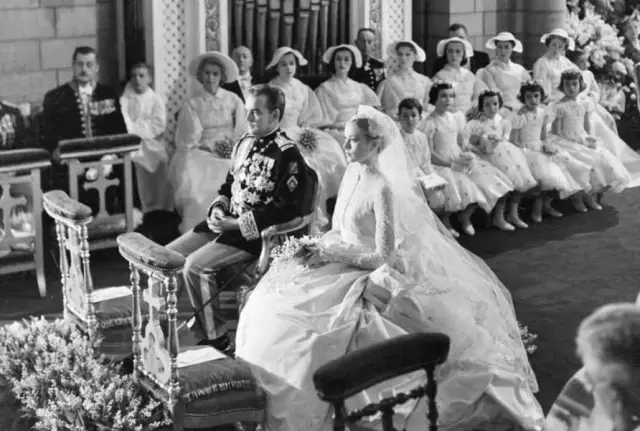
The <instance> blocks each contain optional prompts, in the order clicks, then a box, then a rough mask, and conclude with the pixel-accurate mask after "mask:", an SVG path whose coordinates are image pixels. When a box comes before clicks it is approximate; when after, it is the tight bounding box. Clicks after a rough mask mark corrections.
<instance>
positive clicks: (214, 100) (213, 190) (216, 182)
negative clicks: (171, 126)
mask: <svg viewBox="0 0 640 431" xmlns="http://www.w3.org/2000/svg"><path fill="white" fill-rule="evenodd" d="M246 131H247V123H246V114H245V109H244V104H243V103H242V100H241V99H240V98H239V97H238V96H237V95H235V94H234V93H232V92H230V91H227V90H224V89H222V88H219V89H218V91H217V93H216V95H215V96H214V95H213V94H210V93H207V92H205V91H204V89H203V90H202V91H201V94H200V95H198V96H195V97H192V98H191V99H189V100H187V101H186V102H185V104H184V106H183V107H182V109H181V110H180V115H179V117H178V126H177V129H176V136H175V140H176V152H175V154H174V155H173V158H172V159H171V164H170V165H169V178H170V179H171V184H172V185H173V191H174V193H175V202H176V209H177V211H178V214H180V217H182V222H181V223H180V231H181V232H183V233H184V232H187V231H189V230H191V229H192V228H193V227H194V226H195V225H196V224H198V223H200V222H201V221H203V220H204V219H205V218H206V216H207V209H208V208H209V206H210V205H211V203H212V202H213V200H214V199H215V198H216V197H217V196H218V190H219V188H220V186H221V185H222V184H223V183H224V181H225V179H226V178H227V173H228V172H229V166H230V163H231V162H230V158H229V157H230V154H229V155H226V154H223V155H221V154H219V153H218V152H216V142H220V141H226V142H228V143H229V142H230V143H231V144H232V145H235V143H236V141H237V140H238V139H239V138H240V137H242V135H243V134H245V133H246Z"/></svg>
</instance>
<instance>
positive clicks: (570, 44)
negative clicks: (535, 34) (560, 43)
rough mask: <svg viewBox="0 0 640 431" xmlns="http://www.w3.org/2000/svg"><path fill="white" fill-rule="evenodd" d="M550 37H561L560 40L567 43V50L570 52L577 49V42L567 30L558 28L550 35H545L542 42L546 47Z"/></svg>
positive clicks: (541, 39)
mask: <svg viewBox="0 0 640 431" xmlns="http://www.w3.org/2000/svg"><path fill="white" fill-rule="evenodd" d="M550 37H559V38H560V39H564V40H565V41H566V42H567V49H568V50H569V51H573V50H574V49H576V42H575V41H574V40H573V38H572V37H571V36H569V33H567V30H565V29H564V28H556V29H553V30H551V31H550V32H549V33H545V34H543V35H542V37H541V38H540V42H542V43H544V44H545V45H546V44H547V40H548V39H549V38H550Z"/></svg>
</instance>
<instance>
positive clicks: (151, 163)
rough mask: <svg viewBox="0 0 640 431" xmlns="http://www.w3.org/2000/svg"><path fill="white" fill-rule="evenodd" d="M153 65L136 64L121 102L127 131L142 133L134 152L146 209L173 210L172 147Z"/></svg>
mask: <svg viewBox="0 0 640 431" xmlns="http://www.w3.org/2000/svg"><path fill="white" fill-rule="evenodd" d="M150 84H151V73H150V69H149V66H148V65H146V64H144V63H137V64H135V65H134V66H133V67H132V68H131V71H130V76H129V83H128V84H127V86H126V88H125V90H124V93H123V94H122V97H121V98H120V106H121V107H122V116H123V117H124V121H125V123H126V125H127V131H128V132H129V133H132V134H134V135H138V136H140V138H141V139H142V143H141V146H140V150H138V151H137V152H136V153H135V154H134V155H133V157H132V158H133V161H134V163H135V167H136V179H137V183H138V194H139V195H140V202H141V205H142V211H143V213H145V214H148V213H150V212H153V211H173V209H174V201H173V191H172V189H171V184H170V183H169V180H168V169H169V160H170V158H171V153H172V148H171V147H170V145H169V143H168V142H167V141H166V140H165V138H164V136H163V134H164V132H165V129H166V127H167V109H166V107H165V104H164V100H163V99H162V97H160V95H159V94H157V93H156V92H155V91H153V90H152V89H151V88H150V87H149V85H150Z"/></svg>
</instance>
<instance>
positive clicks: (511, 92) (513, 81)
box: [476, 31, 531, 118]
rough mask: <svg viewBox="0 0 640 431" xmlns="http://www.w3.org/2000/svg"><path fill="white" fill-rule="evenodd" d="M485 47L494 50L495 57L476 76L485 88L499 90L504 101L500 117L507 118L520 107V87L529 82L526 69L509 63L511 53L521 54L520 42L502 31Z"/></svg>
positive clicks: (529, 78) (529, 77) (529, 76)
mask: <svg viewBox="0 0 640 431" xmlns="http://www.w3.org/2000/svg"><path fill="white" fill-rule="evenodd" d="M485 47H486V48H487V49H491V50H494V51H495V53H496V56H495V58H494V59H493V61H492V62H491V63H489V65H488V66H487V67H485V68H483V69H480V70H478V72H477V73H476V76H477V77H478V79H480V80H481V81H482V82H483V83H484V84H485V85H486V86H487V87H489V88H497V89H498V90H500V92H501V93H502V98H503V101H504V105H503V107H502V109H501V110H500V115H502V116H503V117H505V118H508V117H509V116H510V115H511V114H512V113H513V112H515V111H517V110H518V109H519V108H520V107H521V106H522V103H521V102H520V101H519V100H518V94H519V93H520V86H521V85H522V83H524V82H527V81H529V80H531V75H530V74H529V72H528V71H527V69H525V68H524V67H522V66H521V65H520V64H517V63H514V62H512V61H511V54H512V53H514V52H518V53H522V42H520V41H519V40H518V39H516V37H515V36H514V35H513V34H511V33H509V32H508V31H503V32H502V33H498V34H497V35H496V36H494V37H492V38H491V39H489V40H488V41H487V44H486V45H485Z"/></svg>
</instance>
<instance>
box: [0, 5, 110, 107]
mask: <svg viewBox="0 0 640 431" xmlns="http://www.w3.org/2000/svg"><path fill="white" fill-rule="evenodd" d="M114 5H115V2H114V1H113V0H1V1H0V58H1V60H0V98H1V99H3V100H7V101H10V102H13V103H24V102H30V103H35V104H37V103H39V102H40V101H41V100H42V98H43V97H44V94H45V93H46V92H47V91H48V90H50V89H52V88H54V87H56V86H58V85H60V84H62V83H64V82H67V81H68V80H69V79H70V77H71V55H72V53H73V50H74V48H75V47H76V46H78V45H89V46H93V47H95V48H96V49H98V53H99V55H100V57H102V58H101V60H102V61H101V76H102V79H103V81H106V82H107V83H109V84H112V83H115V82H117V44H115V43H114V41H115V40H116V38H115V31H116V30H115V28H116V25H115V9H114ZM105 40H108V41H109V42H108V43H104V41H105ZM100 42H103V43H102V44H101V45H99V43H100ZM114 52H115V54H114Z"/></svg>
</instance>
